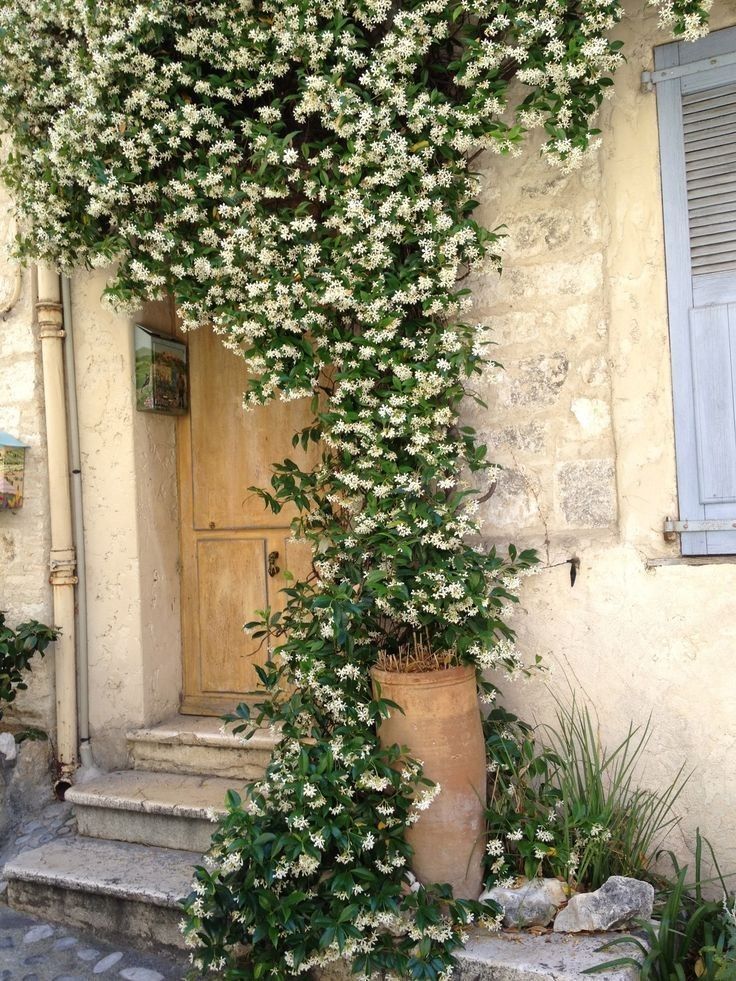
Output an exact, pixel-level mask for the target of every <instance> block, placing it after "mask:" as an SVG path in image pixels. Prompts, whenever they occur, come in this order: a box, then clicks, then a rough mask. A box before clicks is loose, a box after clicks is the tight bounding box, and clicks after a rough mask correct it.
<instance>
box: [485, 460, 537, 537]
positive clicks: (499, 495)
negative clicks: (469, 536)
mask: <svg viewBox="0 0 736 981" xmlns="http://www.w3.org/2000/svg"><path fill="white" fill-rule="evenodd" d="M483 507H484V513H483V517H484V518H485V520H486V527H485V531H486V533H488V532H491V531H492V530H493V529H494V528H512V529H514V532H515V531H516V530H517V529H518V528H524V527H528V526H529V525H534V524H536V523H537V522H538V520H539V513H538V512H539V509H538V507H537V502H536V500H535V498H534V495H533V494H532V493H531V490H530V486H529V483H528V480H527V478H526V477H525V476H524V474H523V473H521V472H520V471H519V470H512V469H506V470H502V471H501V472H500V473H499V475H498V478H497V481H496V489H495V491H494V492H493V495H492V496H491V497H490V499H489V500H488V502H487V503H486V504H485V505H484V506H483Z"/></svg>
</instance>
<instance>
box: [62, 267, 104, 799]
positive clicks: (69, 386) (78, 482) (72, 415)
mask: <svg viewBox="0 0 736 981" xmlns="http://www.w3.org/2000/svg"><path fill="white" fill-rule="evenodd" d="M61 307H62V322H63V326H64V333H65V335H66V336H65V338H64V343H63V347H64V375H65V377H66V413H67V421H68V432H69V469H70V471H71V492H72V532H73V534H74V550H75V552H76V555H77V644H76V654H77V657H76V661H77V714H78V717H79V758H80V761H81V764H82V765H81V767H80V768H79V770H77V772H76V774H75V777H74V779H75V782H76V783H85V782H86V781H88V780H92V779H94V778H95V777H97V776H99V775H100V770H98V769H97V767H96V766H95V761H94V758H93V755H92V745H91V743H90V734H89V648H88V643H87V562H86V556H85V549H84V509H83V507H82V456H81V452H80V449H79V414H78V411H77V372H76V368H75V365H74V321H73V320H72V292H71V282H70V280H69V277H68V276H63V277H62V279H61Z"/></svg>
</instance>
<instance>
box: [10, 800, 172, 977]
mask: <svg viewBox="0 0 736 981" xmlns="http://www.w3.org/2000/svg"><path fill="white" fill-rule="evenodd" d="M75 833H76V823H75V820H74V817H73V815H72V808H71V805H70V804H66V803H62V802H59V801H53V802H50V803H49V804H47V805H46V806H45V807H43V808H40V809H39V810H38V812H37V813H36V814H35V815H34V816H33V818H30V819H28V820H25V821H23V822H22V823H21V824H20V826H19V827H18V828H17V829H16V830H15V831H14V832H13V833H11V834H10V835H8V837H7V839H6V841H5V842H3V843H2V847H0V873H1V872H2V868H3V866H4V865H5V863H6V862H7V861H8V860H9V859H11V858H14V857H15V856H16V855H17V854H19V853H20V852H22V851H26V850H27V849H30V848H36V847H38V846H39V845H45V844H46V843H47V842H49V841H55V840H57V839H63V838H66V837H69V836H71V835H73V834H75ZM6 889H7V883H6V882H5V881H4V880H3V879H2V878H0V981H113V979H115V981H119V979H120V978H125V981H181V979H182V978H184V976H185V974H186V971H187V967H188V960H187V957H186V954H181V955H180V956H169V955H166V954H164V955H158V956H157V955H155V954H151V953H142V952H141V951H138V950H135V949H134V948H131V947H130V946H115V945H113V943H112V942H109V938H104V939H103V938H101V937H100V936H99V935H95V934H94V933H92V931H90V932H89V933H87V932H85V931H83V930H74V929H71V928H69V927H64V926H58V925H56V924H54V923H48V922H46V921H44V920H38V919H35V918H33V917H30V916H26V915H25V914H22V913H16V912H15V911H14V910H11V909H8V907H7V906H6V905H5V902H4V893H5V891H6Z"/></svg>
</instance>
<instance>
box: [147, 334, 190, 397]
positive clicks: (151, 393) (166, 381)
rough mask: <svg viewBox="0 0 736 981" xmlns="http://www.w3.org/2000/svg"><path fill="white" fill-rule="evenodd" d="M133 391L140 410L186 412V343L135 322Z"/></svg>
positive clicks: (187, 389)
mask: <svg viewBox="0 0 736 981" xmlns="http://www.w3.org/2000/svg"><path fill="white" fill-rule="evenodd" d="M135 395H136V408H137V409H138V410H139V411H140V412H162V413H164V414H166V415H175V416H179V415H182V414H183V413H185V412H186V411H187V408H188V406H189V381H188V377H187V348H186V345H185V344H182V343H181V341H175V340H174V339H173V338H172V337H164V336H163V335H162V334H156V333H155V332H154V331H152V330H149V329H148V327H144V326H143V325H142V324H136V325H135Z"/></svg>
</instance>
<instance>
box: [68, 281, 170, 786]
mask: <svg viewBox="0 0 736 981" xmlns="http://www.w3.org/2000/svg"><path fill="white" fill-rule="evenodd" d="M104 286H105V274H104V273H93V274H90V273H87V274H79V275H77V276H76V277H75V279H74V284H73V294H72V298H73V302H72V308H73V317H74V332H75V362H76V370H77V384H78V397H79V428H80V445H81V454H82V478H83V486H84V515H85V542H86V553H87V579H88V604H89V606H88V609H89V615H88V627H89V684H90V693H91V695H90V728H91V734H92V747H93V752H94V755H95V758H96V760H97V762H98V763H99V764H100V765H102V766H104V767H107V768H112V767H116V766H121V765H123V764H124V763H125V760H126V747H125V733H126V731H127V730H129V729H131V728H135V727H136V726H141V725H144V724H148V723H151V722H155V721H160V720H161V719H162V718H165V717H166V716H167V715H170V714H172V713H174V712H176V710H177V708H178V704H179V696H180V692H181V653H180V639H179V636H180V635H179V631H180V627H179V575H178V566H177V562H178V506H177V486H176V458H175V419H174V418H169V417H162V416H154V415H151V414H149V413H139V412H137V411H136V409H135V390H134V382H133V379H134V353H133V324H132V321H131V320H129V319H128V318H125V317H121V316H118V315H116V314H115V313H114V312H113V311H112V310H111V309H110V308H109V306H108V305H107V304H106V303H103V302H102V301H101V293H102V290H103V289H104Z"/></svg>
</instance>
